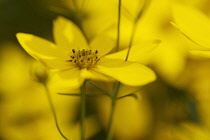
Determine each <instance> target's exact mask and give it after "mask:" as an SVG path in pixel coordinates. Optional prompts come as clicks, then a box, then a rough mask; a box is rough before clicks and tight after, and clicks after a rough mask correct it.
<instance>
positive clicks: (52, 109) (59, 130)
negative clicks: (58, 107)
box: [44, 85, 68, 140]
mask: <svg viewBox="0 0 210 140" xmlns="http://www.w3.org/2000/svg"><path fill="white" fill-rule="evenodd" d="M44 87H45V90H46V95H47V99H48V102H49V105H50V109H51V111H52V114H53V117H54V121H55V124H56V128H57V129H58V132H59V133H60V135H61V136H62V137H63V138H64V139H65V140H68V138H67V137H66V136H65V135H64V134H63V132H62V131H61V129H60V126H59V124H58V119H57V115H56V111H55V107H54V105H53V101H52V98H51V96H50V92H49V89H48V88H47V86H46V85H44Z"/></svg>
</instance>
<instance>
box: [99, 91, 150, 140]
mask: <svg viewBox="0 0 210 140" xmlns="http://www.w3.org/2000/svg"><path fill="white" fill-rule="evenodd" d="M137 94H139V93H137ZM96 101H97V104H98V105H97V110H98V112H100V113H99V119H100V120H101V122H102V123H103V126H104V127H107V122H108V119H109V113H110V106H109V104H110V100H109V99H108V98H104V97H103V98H99V99H97V100H96ZM115 111H116V112H115V117H114V124H113V125H114V131H113V133H114V136H115V137H116V139H119V140H121V139H123V140H135V139H141V138H143V137H144V136H145V135H147V134H148V132H149V129H150V123H151V120H152V116H151V115H152V114H151V112H150V108H149V105H148V102H147V100H145V98H144V97H143V96H142V95H141V94H139V96H138V99H135V98H133V97H127V98H123V99H120V100H118V103H117V107H116V110H115Z"/></svg>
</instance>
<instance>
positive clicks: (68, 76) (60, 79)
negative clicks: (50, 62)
mask: <svg viewBox="0 0 210 140" xmlns="http://www.w3.org/2000/svg"><path fill="white" fill-rule="evenodd" d="M80 74H81V71H80V70H79V69H77V68H71V69H67V70H61V71H57V72H55V73H54V74H53V75H52V76H51V78H50V80H49V84H48V85H49V87H50V88H51V90H53V91H55V92H68V91H71V90H75V89H78V88H79V87H80V86H81V85H82V83H83V82H84V79H83V78H82V77H81V76H80Z"/></svg>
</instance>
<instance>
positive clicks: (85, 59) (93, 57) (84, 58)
mask: <svg viewBox="0 0 210 140" xmlns="http://www.w3.org/2000/svg"><path fill="white" fill-rule="evenodd" d="M92 52H93V51H92V50H85V49H82V50H78V51H76V50H75V49H72V53H71V55H70V60H68V62H73V63H74V64H75V66H76V67H78V68H80V69H83V68H87V69H90V68H92V67H94V65H95V64H96V63H97V62H98V61H99V60H100V59H99V57H98V50H95V51H94V53H92Z"/></svg>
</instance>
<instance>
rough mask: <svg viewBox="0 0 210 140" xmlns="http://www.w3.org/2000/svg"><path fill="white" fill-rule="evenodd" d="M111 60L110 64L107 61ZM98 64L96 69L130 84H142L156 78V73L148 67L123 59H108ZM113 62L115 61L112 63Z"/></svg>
mask: <svg viewBox="0 0 210 140" xmlns="http://www.w3.org/2000/svg"><path fill="white" fill-rule="evenodd" d="M106 61H109V64H108V65H107V63H105V62H106ZM103 62H104V63H100V64H98V65H97V68H96V70H97V71H99V72H101V73H103V74H105V75H108V76H110V77H112V78H114V79H116V80H118V81H120V82H121V83H123V84H125V85H129V86H142V85H145V84H148V83H150V82H152V81H154V80H155V79H156V76H155V73H154V72H153V71H152V70H151V69H149V68H148V67H146V66H144V65H142V64H139V63H133V62H128V61H126V62H125V61H123V60H121V61H120V60H117V61H115V60H114V59H113V60H111V59H109V60H108V59H107V60H104V61H103ZM112 62H113V63H112Z"/></svg>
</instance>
